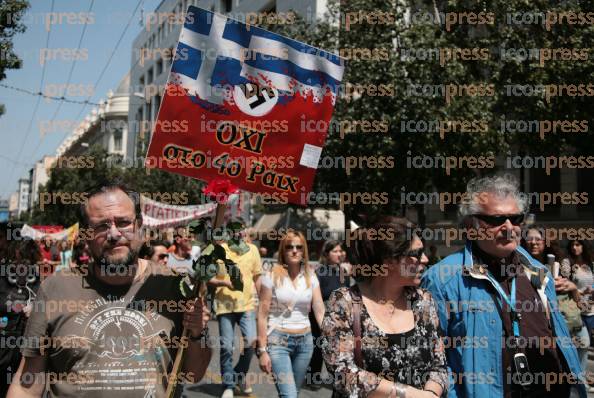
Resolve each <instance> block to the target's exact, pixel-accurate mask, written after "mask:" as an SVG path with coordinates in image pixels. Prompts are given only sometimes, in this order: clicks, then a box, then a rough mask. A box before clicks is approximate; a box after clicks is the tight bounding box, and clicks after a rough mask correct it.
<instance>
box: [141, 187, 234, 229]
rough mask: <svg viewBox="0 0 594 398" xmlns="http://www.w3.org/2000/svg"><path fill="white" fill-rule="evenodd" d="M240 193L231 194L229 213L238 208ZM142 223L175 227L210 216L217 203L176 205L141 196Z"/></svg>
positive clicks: (151, 225)
mask: <svg viewBox="0 0 594 398" xmlns="http://www.w3.org/2000/svg"><path fill="white" fill-rule="evenodd" d="M238 202H239V195H231V196H230V197H229V202H228V203H229V204H228V206H227V215H228V216H229V215H232V212H233V211H234V210H238V206H237V205H238ZM140 206H141V210H142V224H143V226H145V227H149V228H161V227H173V226H176V225H183V224H187V223H189V222H190V221H192V220H196V219H199V218H202V217H210V216H213V215H214V213H215V209H216V207H217V204H216V203H214V202H213V203H206V204H202V205H189V206H176V205H168V204H165V203H161V202H157V201H154V200H152V199H149V198H147V197H146V196H141V197H140Z"/></svg>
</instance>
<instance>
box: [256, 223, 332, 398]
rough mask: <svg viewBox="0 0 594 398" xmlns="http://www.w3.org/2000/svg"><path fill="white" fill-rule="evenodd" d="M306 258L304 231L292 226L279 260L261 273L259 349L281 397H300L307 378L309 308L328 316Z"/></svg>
mask: <svg viewBox="0 0 594 398" xmlns="http://www.w3.org/2000/svg"><path fill="white" fill-rule="evenodd" d="M307 259H308V253H307V242H306V241H305V237H304V236H303V234H302V233H300V232H295V231H289V232H287V234H286V235H285V237H284V238H283V239H282V240H281V242H280V247H279V251H278V264H277V265H275V266H273V267H272V269H271V270H270V272H267V273H266V274H265V275H264V276H263V278H262V287H261V291H260V307H259V311H258V350H257V355H258V357H259V359H260V368H261V369H262V370H263V371H264V372H266V373H272V374H273V376H274V380H275V384H276V389H277V391H278V394H279V396H280V397H281V398H296V397H297V395H298V393H299V388H300V387H301V384H302V383H303V380H304V378H305V372H306V370H307V366H308V365H309V360H310V358H311V355H312V353H313V344H314V343H313V338H312V335H311V324H310V321H309V317H308V314H309V311H310V309H311V308H313V312H314V314H315V318H316V320H317V322H318V323H319V324H321V323H322V319H323V318H324V302H323V300H322V293H321V292H320V284H319V282H318V278H317V277H316V274H315V272H314V271H313V270H312V269H311V267H310V266H309V264H308V262H307Z"/></svg>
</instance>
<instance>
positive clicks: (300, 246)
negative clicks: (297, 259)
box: [285, 245, 303, 251]
mask: <svg viewBox="0 0 594 398" xmlns="http://www.w3.org/2000/svg"><path fill="white" fill-rule="evenodd" d="M293 249H295V250H303V245H287V246H285V250H287V251H291V250H293Z"/></svg>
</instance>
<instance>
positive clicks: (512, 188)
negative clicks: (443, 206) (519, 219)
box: [458, 174, 528, 222]
mask: <svg viewBox="0 0 594 398" xmlns="http://www.w3.org/2000/svg"><path fill="white" fill-rule="evenodd" d="M484 192H488V193H492V194H494V195H495V196H497V197H498V198H506V197H508V196H511V197H513V198H514V199H515V200H516V203H517V204H518V208H519V209H520V213H525V212H526V211H527V210H528V198H527V197H526V195H524V194H523V193H521V192H520V191H519V184H518V180H517V179H516V178H515V177H514V176H513V175H511V174H504V175H498V176H492V177H476V178H473V179H471V180H470V181H468V183H467V184H466V194H467V196H466V198H467V200H463V201H461V203H460V206H459V208H458V215H459V217H460V221H461V222H464V221H465V220H466V218H467V217H468V216H470V215H472V214H479V213H481V211H482V204H481V200H480V194H481V193H484Z"/></svg>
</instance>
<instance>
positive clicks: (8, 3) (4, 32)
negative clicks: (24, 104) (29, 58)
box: [0, 0, 29, 116]
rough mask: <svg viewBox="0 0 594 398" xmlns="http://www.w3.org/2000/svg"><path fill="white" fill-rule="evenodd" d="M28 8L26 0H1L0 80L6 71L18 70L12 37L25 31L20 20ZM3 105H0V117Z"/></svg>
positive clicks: (19, 60)
mask: <svg viewBox="0 0 594 398" xmlns="http://www.w3.org/2000/svg"><path fill="white" fill-rule="evenodd" d="M27 8H29V2H28V1H26V0H2V1H1V2H0V80H4V79H5V78H6V70H7V69H19V68H20V67H21V65H22V60H21V59H20V58H19V57H18V56H17V55H16V54H15V52H14V47H13V43H12V40H13V37H14V35H16V34H17V33H22V32H24V31H25V25H24V24H23V23H22V22H21V18H22V16H23V14H24V13H25V11H26V10H27ZM3 113H4V105H2V104H0V116H1V115H2V114H3Z"/></svg>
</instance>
